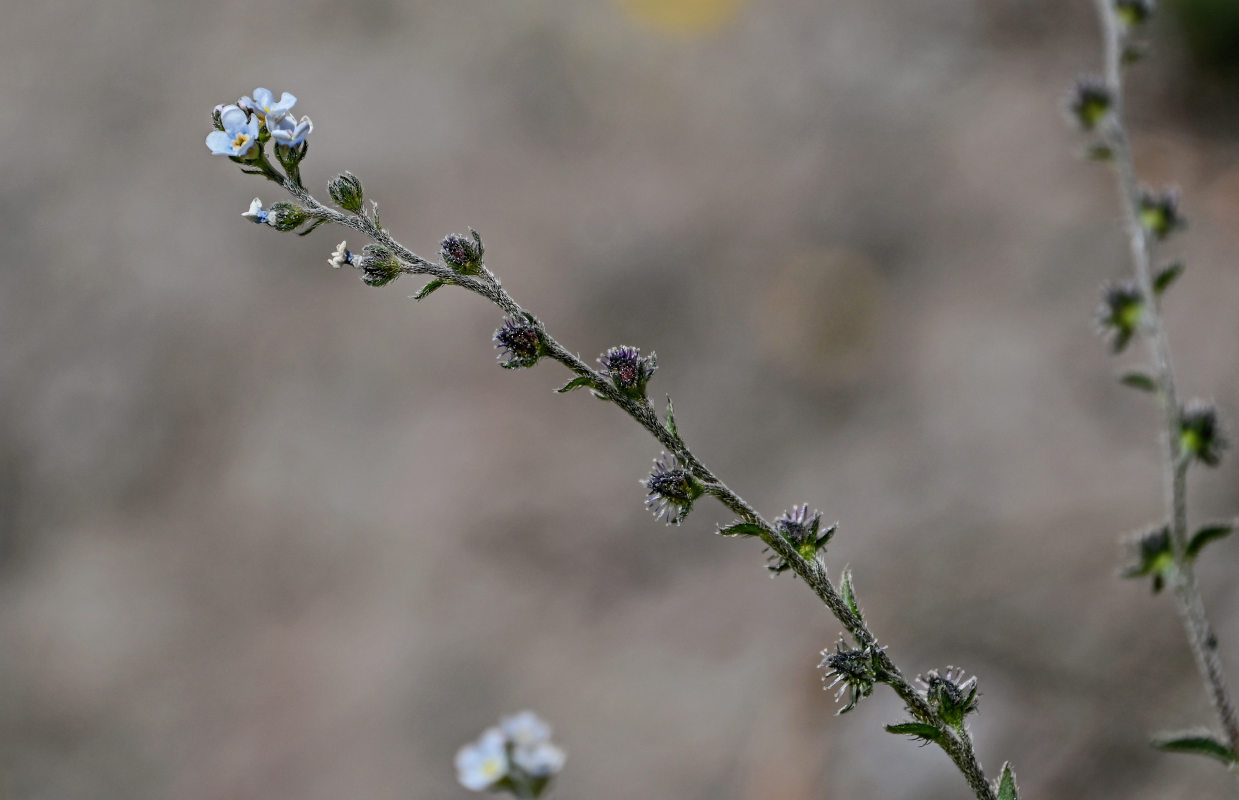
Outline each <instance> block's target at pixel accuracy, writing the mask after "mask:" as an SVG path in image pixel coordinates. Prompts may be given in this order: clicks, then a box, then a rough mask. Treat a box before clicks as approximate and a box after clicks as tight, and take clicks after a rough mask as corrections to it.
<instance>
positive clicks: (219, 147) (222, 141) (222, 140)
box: [206, 131, 234, 156]
mask: <svg viewBox="0 0 1239 800" xmlns="http://www.w3.org/2000/svg"><path fill="white" fill-rule="evenodd" d="M206 146H207V147H209V148H211V152H212V153H213V154H215V155H217V156H231V155H234V153H233V152H232V137H231V136H229V135H228V134H226V133H224V132H223V131H211V132H210V133H208V134H207V137H206Z"/></svg>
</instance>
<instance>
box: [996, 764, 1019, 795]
mask: <svg viewBox="0 0 1239 800" xmlns="http://www.w3.org/2000/svg"><path fill="white" fill-rule="evenodd" d="M1018 791H1019V790H1018V789H1017V788H1016V785H1015V770H1013V769H1011V762H1010V761H1008V762H1006V763H1005V764H1003V765H1002V775H1001V776H1000V777H999V778H998V800H1019V794H1018Z"/></svg>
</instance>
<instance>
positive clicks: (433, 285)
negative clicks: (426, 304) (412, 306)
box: [413, 278, 447, 300]
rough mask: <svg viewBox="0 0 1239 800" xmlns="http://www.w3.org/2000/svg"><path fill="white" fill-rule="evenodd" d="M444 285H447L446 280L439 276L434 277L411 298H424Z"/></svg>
mask: <svg viewBox="0 0 1239 800" xmlns="http://www.w3.org/2000/svg"><path fill="white" fill-rule="evenodd" d="M446 285H447V281H445V280H443V279H441V278H435V279H434V280H433V281H431V282H430V283H428V284H426V285H425V286H423V287H422V290H421V291H420V292H418V293H417V294H415V295H413V299H414V300H425V299H426V298H427V297H429V296H430V293H431V292H433V291H434V290H436V289H439V288H441V287H443V286H446Z"/></svg>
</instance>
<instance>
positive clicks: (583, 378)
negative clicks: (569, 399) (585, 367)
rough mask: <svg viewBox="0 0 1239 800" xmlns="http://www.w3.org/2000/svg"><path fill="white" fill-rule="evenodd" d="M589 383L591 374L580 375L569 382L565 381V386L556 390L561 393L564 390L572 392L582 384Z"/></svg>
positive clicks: (587, 384) (586, 384)
mask: <svg viewBox="0 0 1239 800" xmlns="http://www.w3.org/2000/svg"><path fill="white" fill-rule="evenodd" d="M589 384H590V380H589V376H588V375H580V376H578V377H576V378H573V379H572V380H570V381H568V382H567V383H565V384H564V385H563V386H561V387H559V388H558V389H556V390H555V391H557V392H559V393H560V394H563V393H564V392H570V391H572V390H573V389H580V388H581V387H582V386H589Z"/></svg>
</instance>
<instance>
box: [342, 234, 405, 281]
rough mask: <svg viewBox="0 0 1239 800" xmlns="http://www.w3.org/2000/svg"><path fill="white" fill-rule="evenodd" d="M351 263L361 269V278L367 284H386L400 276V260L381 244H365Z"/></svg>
mask: <svg viewBox="0 0 1239 800" xmlns="http://www.w3.org/2000/svg"><path fill="white" fill-rule="evenodd" d="M353 263H354V266H356V267H357V268H358V269H359V270H361V279H362V280H363V281H364V282H365V283H366V285H367V286H376V287H377V286H386V285H387V284H389V283H391V282H392V281H394V280H395V279H396V278H398V277H400V262H399V261H398V260H397V259H396V257H395V256H393V255H392V253H391V251H390V250H388V249H387V248H386V247H383V246H382V245H378V244H368V245H366V246H365V247H364V248H362V251H361V256H360V257H358V256H354V262H353Z"/></svg>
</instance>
